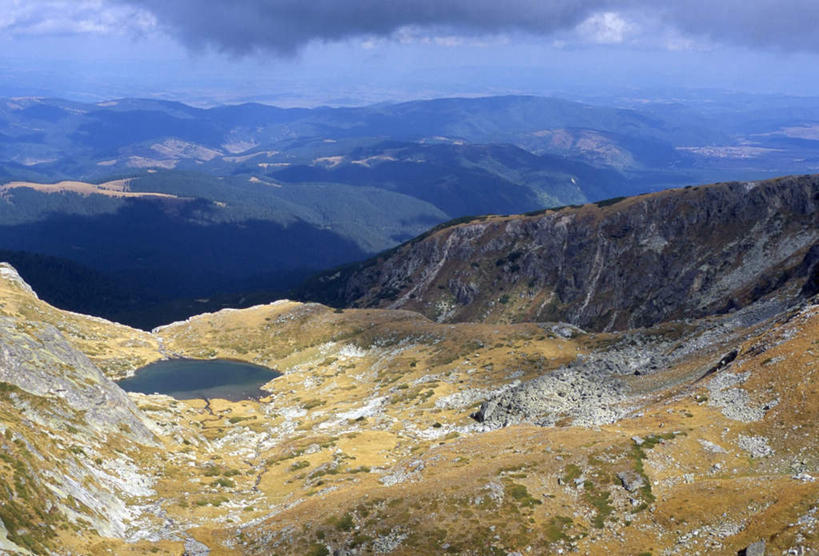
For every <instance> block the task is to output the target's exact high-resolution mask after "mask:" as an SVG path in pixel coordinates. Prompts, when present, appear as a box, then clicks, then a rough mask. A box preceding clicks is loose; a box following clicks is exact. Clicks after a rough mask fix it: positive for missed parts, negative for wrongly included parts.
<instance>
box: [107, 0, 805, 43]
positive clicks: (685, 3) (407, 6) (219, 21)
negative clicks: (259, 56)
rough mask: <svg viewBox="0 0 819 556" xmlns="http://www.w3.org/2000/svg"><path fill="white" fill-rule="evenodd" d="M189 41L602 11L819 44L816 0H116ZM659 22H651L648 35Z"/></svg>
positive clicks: (489, 26) (726, 35)
mask: <svg viewBox="0 0 819 556" xmlns="http://www.w3.org/2000/svg"><path fill="white" fill-rule="evenodd" d="M119 1H120V2H124V3H128V4H131V5H135V6H139V7H142V8H145V9H147V10H149V11H151V12H153V14H154V15H155V16H156V18H157V20H158V22H159V25H160V26H162V27H164V28H166V29H167V30H168V31H170V33H171V34H172V35H174V36H176V37H177V38H179V39H180V40H181V41H182V42H184V43H186V44H189V45H192V46H202V45H210V46H216V47H217V48H220V49H223V50H226V51H230V52H235V53H245V52H249V51H254V50H270V51H275V52H279V53H289V52H293V51H295V50H297V49H298V48H300V47H301V46H303V45H304V44H306V43H308V42H310V41H312V40H329V41H332V40H339V39H345V38H350V37H355V36H389V35H391V34H392V33H394V32H395V31H396V30H398V29H400V28H402V27H406V26H417V27H421V28H432V29H434V28H449V29H454V30H456V31H459V32H463V33H478V34H480V33H489V34H491V33H500V32H504V31H511V30H518V31H527V32H530V33H534V34H541V35H544V36H547V35H552V34H554V33H555V32H558V31H564V30H571V29H573V28H575V27H576V26H577V25H578V24H579V23H581V22H582V21H584V20H585V19H586V18H588V17H590V16H592V15H594V14H595V13H599V12H602V11H619V12H623V13H625V14H626V15H631V16H632V17H634V18H637V19H638V20H641V21H644V22H653V23H654V24H655V25H657V26H658V29H657V30H659V29H661V28H663V27H666V28H675V29H678V30H679V31H681V32H683V33H684V34H686V35H689V36H691V37H692V38H695V39H696V38H707V39H710V40H712V41H715V42H717V43H734V44H741V45H746V46H760V47H773V48H782V49H788V50H808V51H819V33H816V29H815V26H816V22H817V21H819V0H671V1H663V0H119ZM653 31H654V29H652V28H650V27H648V28H646V27H645V25H644V26H643V32H644V33H651V32H653Z"/></svg>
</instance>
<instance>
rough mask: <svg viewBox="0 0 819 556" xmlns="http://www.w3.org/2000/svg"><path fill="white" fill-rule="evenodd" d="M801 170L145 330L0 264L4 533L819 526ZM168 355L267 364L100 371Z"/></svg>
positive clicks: (512, 540) (773, 535)
mask: <svg viewBox="0 0 819 556" xmlns="http://www.w3.org/2000/svg"><path fill="white" fill-rule="evenodd" d="M817 184H819V178H817V176H799V177H790V178H781V179H777V180H771V181H765V182H754V183H729V184H716V185H710V186H699V187H696V188H690V189H677V190H670V191H665V192H661V193H654V194H650V195H644V196H639V197H631V198H627V199H624V200H620V201H617V202H614V201H612V202H609V203H598V204H587V205H583V206H581V207H568V208H563V209H561V210H549V211H545V212H540V213H537V214H531V215H521V216H508V217H503V216H489V217H485V218H479V219H476V220H472V221H466V222H461V223H454V224H450V225H446V226H441V227H439V228H437V229H435V230H432V231H430V232H428V233H426V234H424V235H423V236H421V237H419V238H416V239H414V240H412V241H410V242H408V243H406V244H404V245H402V246H400V247H399V248H397V249H394V250H392V251H391V252H388V253H384V254H382V255H380V256H378V257H376V258H374V259H371V260H370V261H368V262H366V263H363V264H358V265H352V266H350V267H347V268H342V269H340V270H337V271H333V272H331V273H328V274H325V275H319V276H318V277H316V278H314V279H313V280H311V281H310V282H308V283H307V284H306V285H304V286H302V287H303V288H305V291H309V292H312V294H311V295H314V296H316V297H315V298H316V299H319V296H323V297H321V298H320V299H321V300H324V301H325V302H327V303H330V302H332V303H333V304H334V305H336V307H333V306H329V305H323V304H320V303H317V302H299V301H288V300H279V301H275V302H273V303H264V304H259V305H255V306H252V307H247V308H243V309H224V310H220V311H217V312H212V313H202V314H199V315H196V316H192V317H190V318H188V319H186V320H183V321H179V322H175V323H172V324H168V325H164V326H161V327H158V328H155V329H153V330H152V331H151V332H148V331H143V330H139V329H135V328H131V327H128V326H124V325H119V324H115V323H113V322H110V321H107V320H104V319H100V318H98V317H90V316H84V315H81V314H77V313H71V312H67V311H64V310H60V309H57V308H54V307H53V306H51V305H49V304H48V303H46V302H45V301H43V300H41V299H39V298H38V297H37V294H36V293H35V290H33V289H32V288H31V287H30V286H29V285H28V284H27V283H26V282H25V281H24V280H23V279H22V278H21V277H20V275H19V274H18V273H17V272H16V271H15V270H14V268H13V267H11V266H9V265H5V264H3V265H0V341H1V343H2V351H0V413H2V419H1V420H0V423H2V430H1V431H0V433H2V437H0V460H2V461H0V476H2V477H3V483H4V484H5V485H6V486H5V489H6V492H7V493H8V497H7V499H6V503H5V504H3V505H2V506H0V519H2V522H3V529H4V530H0V550H7V551H11V552H12V553H14V552H19V553H23V554H25V553H26V551H31V552H34V553H50V552H68V551H71V552H74V553H93V554H105V553H111V554H129V553H130V554H143V553H167V554H178V553H180V552H183V551H184V552H186V553H188V554H206V553H211V554H315V555H319V554H345V555H353V554H371V553H375V554H419V553H436V554H437V553H456V554H509V553H515V552H517V553H537V554H547V553H555V554H559V553H566V552H573V551H574V552H579V553H590V554H600V553H615V554H647V553H650V554H691V553H696V552H700V553H736V552H737V551H739V550H742V549H745V548H747V547H749V546H751V545H752V544H754V543H759V542H762V543H764V546H765V550H766V551H768V552H766V553H783V552H784V553H788V551H796V553H797V554H799V553H810V551H811V550H817V549H819V530H817V520H819V516H817V512H819V482H817V477H819V446H817V439H819V434H817V430H816V423H817V422H819V419H818V418H819V415H818V414H817V408H819V403H817V402H818V401H819V398H817V396H819V392H818V391H817V380H816V372H817V369H819V367H818V365H819V344H817V338H819V299H817V294H819V289H817V271H819V259H817V258H816V253H815V251H816V242H817V239H819V238H817V235H816V234H817V229H819V226H817V224H818V223H819V222H817V215H819V211H817V207H816V203H817V200H819V197H818V196H817ZM135 190H136V191H144V190H146V189H144V188H140V189H135ZM669 215H674V216H675V218H670V217H669ZM555 230H562V232H561V233H562V235H560V234H559V233H557V232H555ZM762 231H764V232H765V233H761V232H762ZM694 238H696V241H694ZM550 242H551V243H550ZM517 252H520V253H521V254H520V255H518V256H511V255H512V254H514V253H517ZM501 254H503V256H501ZM602 257H605V259H606V264H605V267H604V268H605V272H603V271H598V270H596V269H597V268H598V266H599V265H600V264H601V263H599V262H598V261H599V260H600V259H601V258H602ZM498 261H500V262H499V263H498ZM472 263H475V264H477V268H476V267H473V266H472ZM514 267H516V268H514ZM569 268H576V269H577V270H576V273H575V274H572V273H570V272H567V269H569ZM552 269H555V270H554V273H553V274H551V272H552ZM532 280H535V281H536V283H535V284H531V283H530V282H531V281H532ZM470 281H472V282H474V284H475V286H474V288H472V289H466V288H467V287H468V286H469V284H470ZM463 291H466V292H471V294H470V295H471V297H470V298H468V299H467V298H466V297H463V296H462V297H458V293H459V292H463ZM413 294H414V296H413ZM447 296H451V297H447ZM504 296H506V301H502V299H503V298H504ZM549 296H551V297H552V300H553V302H552V303H551V304H549V303H544V301H546V297H549ZM441 299H450V301H449V302H448V303H447V304H443V303H441ZM444 305H445V306H444ZM439 308H442V310H441V309H439ZM169 358H194V359H207V360H211V359H230V360H236V361H245V362H248V363H253V364H255V365H260V366H262V367H265V368H268V369H275V370H278V371H280V372H281V373H282V375H281V376H279V377H277V378H275V379H273V380H271V381H270V382H268V383H267V384H266V385H265V386H264V387H263V388H264V389H265V391H266V392H267V395H266V396H264V397H262V398H260V399H258V400H255V399H245V400H240V401H236V402H230V401H226V400H219V399H208V400H203V399H190V400H181V399H174V398H172V397H169V396H165V395H153V394H138V393H130V394H125V393H124V392H123V391H122V390H121V389H120V388H119V387H117V386H116V384H115V383H114V382H113V381H114V380H121V379H123V378H125V377H128V376H131V375H132V374H133V373H134V372H135V371H136V370H137V369H139V368H141V367H143V366H145V365H146V364H148V363H151V362H155V361H160V360H166V359H169ZM800 551H801V552H800Z"/></svg>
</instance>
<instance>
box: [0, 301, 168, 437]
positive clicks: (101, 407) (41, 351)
mask: <svg viewBox="0 0 819 556" xmlns="http://www.w3.org/2000/svg"><path fill="white" fill-rule="evenodd" d="M0 382H7V383H9V384H14V385H15V386H18V387H19V388H21V389H23V390H25V391H26V392H29V393H30V394H34V395H35V396H43V397H46V398H56V399H60V400H62V401H63V402H65V403H66V404H67V405H68V406H69V407H71V408H72V409H74V410H77V411H82V412H84V414H85V420H86V421H87V422H88V423H89V424H90V425H91V426H93V427H95V428H97V429H98V430H101V431H105V432H124V431H126V432H128V434H129V435H130V436H131V437H132V438H133V439H134V440H136V441H138V442H142V443H145V444H150V443H153V441H154V436H153V434H152V433H151V432H150V431H149V430H148V427H147V426H146V425H145V423H144V422H143V421H142V414H141V413H140V411H139V410H138V409H137V407H136V405H134V403H133V402H132V401H131V400H130V398H128V395H127V394H126V393H125V392H124V391H123V390H122V389H121V388H120V387H119V386H117V385H116V384H114V383H113V382H112V381H111V380H109V379H108V378H107V377H106V376H105V375H104V374H103V373H102V371H100V370H99V369H98V368H97V367H96V366H95V365H94V364H93V363H92V362H91V360H90V359H88V357H86V355H85V354H83V353H81V352H80V351H78V350H77V349H75V348H74V347H73V346H71V344H69V343H68V341H67V340H66V339H65V338H64V337H63V335H62V334H61V333H60V331H59V330H57V329H56V328H55V327H54V326H52V325H50V324H44V323H39V322H31V321H29V322H20V320H18V319H13V318H10V317H0Z"/></svg>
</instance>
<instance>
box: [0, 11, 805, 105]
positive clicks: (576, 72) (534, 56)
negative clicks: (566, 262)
mask: <svg viewBox="0 0 819 556" xmlns="http://www.w3.org/2000/svg"><path fill="white" fill-rule="evenodd" d="M817 21H819V2H817V1H816V0H777V1H774V0H720V1H714V0H675V1H673V2H671V1H669V2H661V1H657V0H504V1H498V0H0V72H2V79H0V96H12V95H15V96H18V95H50V96H62V97H69V98H75V99H78V100H97V99H103V98H111V97H121V96H153V97H164V98H174V99H181V100H187V101H191V102H198V103H212V102H219V101H238V100H247V99H258V100H263V101H267V102H274V103H278V104H284V105H299V104H301V105H313V104H317V103H332V104H357V103H363V102H377V101H381V100H395V99H407V98H425V97H432V96H442V95H476V94H497V93H534V94H558V95H562V96H569V97H594V96H601V97H604V96H607V95H636V96H639V95H643V94H645V95H653V96H666V97H673V96H675V95H684V94H687V93H686V92H685V91H690V90H692V89H725V90H733V91H743V92H752V93H786V94H797V95H813V94H815V91H816V90H817V85H819V76H817V73H819V72H817V71H816V70H815V68H817V67H819V33H816V31H815V23H816V22H817Z"/></svg>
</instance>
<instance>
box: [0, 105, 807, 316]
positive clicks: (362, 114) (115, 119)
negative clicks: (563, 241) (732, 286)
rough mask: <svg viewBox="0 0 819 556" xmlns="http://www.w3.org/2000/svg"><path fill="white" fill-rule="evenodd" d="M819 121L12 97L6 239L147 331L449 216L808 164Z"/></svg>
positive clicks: (686, 112)
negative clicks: (78, 100)
mask: <svg viewBox="0 0 819 556" xmlns="http://www.w3.org/2000/svg"><path fill="white" fill-rule="evenodd" d="M818 121H819V102H817V101H816V99H814V98H810V97H805V98H791V97H781V98H779V97H777V98H768V97H755V96H753V95H752V96H744V95H736V96H731V95H729V94H717V93H713V96H712V97H708V98H707V102H705V100H703V99H695V100H691V101H687V102H683V101H681V100H674V99H666V100H659V99H658V100H655V101H652V102H635V101H630V102H629V101H626V100H623V99H618V100H616V101H615V100H614V99H611V100H610V101H609V102H608V103H606V102H602V101H599V102H597V103H581V102H573V101H569V100H564V99H560V98H548V97H536V96H522V95H517V96H515V95H510V96H495V97H483V98H443V99H433V100H419V101H412V102H404V103H393V104H379V105H372V106H360V107H335V108H333V107H317V108H310V109H307V108H287V109H285V108H278V107H274V106H268V105H262V104H255V103H245V104H237V105H217V106H212V107H210V108H201V107H193V106H189V105H186V104H183V103H179V102H168V101H161V100H152V99H135V98H122V99H115V100H106V101H101V102H96V103H83V102H76V101H71V100H63V99H55V98H38V97H24V98H6V99H0V250H2V251H3V252H4V260H8V261H10V262H12V263H13V264H15V267H16V268H17V269H18V271H19V272H20V273H21V274H22V275H23V276H24V278H25V279H26V280H27V281H29V282H30V283H31V284H33V285H34V286H35V287H36V289H37V290H38V292H39V293H40V295H41V296H43V298H44V299H47V300H49V301H50V302H52V303H54V304H55V305H57V306H59V307H62V308H65V309H69V310H73V311H78V312H83V313H89V314H95V315H97V316H102V317H105V318H108V319H113V320H116V321H118V322H123V323H126V324H129V325H132V326H135V327H139V328H142V329H145V330H148V329H151V328H153V327H155V326H158V325H161V324H163V323H166V322H170V321H173V320H179V319H184V318H187V317H189V316H191V315H194V314H197V313H201V312H205V311H215V310H218V309H221V308H226V307H248V306H252V305H254V304H258V303H265V302H270V301H274V300H275V299H278V298H281V297H295V298H299V299H302V300H304V299H307V298H303V297H301V294H302V291H301V290H300V289H298V287H299V286H300V285H301V283H302V282H303V281H304V280H305V279H306V278H308V277H310V276H312V275H314V274H316V273H317V272H321V271H324V270H328V269H332V268H335V267H337V266H339V265H344V264H348V263H353V262H357V261H363V260H367V259H368V258H370V257H372V256H374V255H377V254H379V253H381V252H383V251H385V250H388V249H391V248H393V247H396V246H398V245H401V244H402V243H404V242H407V241H409V240H411V239H412V238H415V237H417V236H418V235H420V234H422V233H424V232H425V231H426V230H428V229H429V228H431V227H433V226H436V225H439V224H442V223H445V222H449V221H453V219H454V220H455V221H457V219H460V218H466V217H473V216H476V215H486V214H493V215H503V214H518V213H523V212H530V211H539V210H543V209H547V208H557V207H561V206H572V205H580V204H583V203H589V202H600V201H603V200H606V199H616V198H619V197H622V196H633V195H637V194H642V193H652V192H658V191H662V190H664V189H667V188H669V187H680V186H687V185H692V184H697V183H708V182H715V181H720V180H724V179H732V180H737V179H739V180H756V181H763V180H764V179H765V178H770V177H774V176H778V175H783V174H794V173H815V172H816V171H817V168H819V155H817V153H818V152H819V150H818V148H819V147H818V146H819V141H817V140H816V137H815V133H813V131H812V130H813V129H814V127H815V125H816V122H818ZM512 264H515V263H512ZM57 275H60V276H62V277H63V278H62V279H59V280H57V279H55V278H54V277H55V276H57ZM78 284H82V285H78ZM462 293H463V292H462ZM467 295H468V294H467ZM475 306H476V307H477V305H475ZM426 314H429V313H426ZM544 318H545V316H544ZM549 318H552V317H549Z"/></svg>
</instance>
